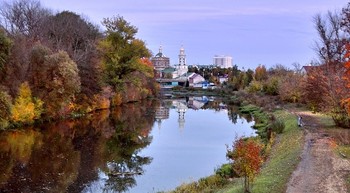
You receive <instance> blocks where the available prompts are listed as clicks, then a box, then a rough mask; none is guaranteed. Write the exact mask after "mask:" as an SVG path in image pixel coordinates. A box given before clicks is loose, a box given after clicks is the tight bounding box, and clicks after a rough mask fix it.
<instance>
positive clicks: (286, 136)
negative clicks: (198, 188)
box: [218, 110, 304, 193]
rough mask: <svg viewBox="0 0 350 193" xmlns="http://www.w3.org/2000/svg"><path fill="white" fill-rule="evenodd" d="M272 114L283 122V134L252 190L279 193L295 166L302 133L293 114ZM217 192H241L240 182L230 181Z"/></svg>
mask: <svg viewBox="0 0 350 193" xmlns="http://www.w3.org/2000/svg"><path fill="white" fill-rule="evenodd" d="M274 115H275V116H276V117H277V118H279V119H281V120H283V121H284V122H285V126H286V127H285V130H284V132H283V134H281V135H279V136H278V137H277V141H278V142H277V143H276V144H275V145H274V147H273V148H272V151H271V155H270V157H269V159H268V160H267V161H266V162H265V164H264V166H263V168H262V169H261V172H260V174H259V175H258V176H257V178H256V179H255V181H254V183H253V188H252V192H258V193H265V192H266V193H280V192H285V190H286V184H287V183H288V180H289V178H290V176H291V174H292V173H293V171H294V170H295V168H296V167H297V165H298V163H299V161H300V158H299V155H300V154H301V151H302V148H303V144H304V143H303V140H302V139H303V133H302V131H301V130H300V129H299V128H298V127H297V124H296V120H295V115H292V114H290V113H288V112H286V111H281V110H280V111H276V112H275V113H274ZM218 192H219V193H236V192H237V193H238V192H243V188H242V183H237V182H235V183H231V184H230V185H229V186H227V187H226V188H225V189H223V190H220V191H218Z"/></svg>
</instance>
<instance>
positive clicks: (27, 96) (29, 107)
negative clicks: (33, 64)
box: [11, 82, 43, 124]
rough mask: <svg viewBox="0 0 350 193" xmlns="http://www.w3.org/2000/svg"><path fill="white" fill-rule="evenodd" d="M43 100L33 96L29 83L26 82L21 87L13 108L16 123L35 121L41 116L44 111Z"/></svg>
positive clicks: (12, 113)
mask: <svg viewBox="0 0 350 193" xmlns="http://www.w3.org/2000/svg"><path fill="white" fill-rule="evenodd" d="M42 106H43V102H42V101H41V100H40V99H35V98H33V97H32V92H31V90H30V88H29V84H28V83H27V82H24V83H22V84H21V86H20V87H19V91H18V95H17V97H16V99H15V104H14V105H13V107H12V109H11V116H12V120H13V121H14V122H15V123H20V124H26V123H29V124H31V123H33V122H34V120H35V119H38V118H40V115H41V113H42V111H43V108H42Z"/></svg>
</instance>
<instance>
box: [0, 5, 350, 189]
mask: <svg viewBox="0 0 350 193" xmlns="http://www.w3.org/2000/svg"><path fill="white" fill-rule="evenodd" d="M27 8H28V9H27ZM0 9H1V11H0V14H1V15H0V16H2V19H3V22H4V23H6V24H8V25H3V24H2V23H0V24H1V25H0V129H1V130H6V129H9V128H15V127H20V126H24V125H31V124H36V123H39V124H40V122H44V121H51V120H52V121H54V120H57V119H64V118H74V117H79V116H83V115H85V114H88V113H91V112H94V111H97V110H99V109H108V108H112V107H113V106H118V105H121V104H123V103H128V102H135V101H140V100H142V99H146V98H152V97H153V98H155V97H156V96H157V94H158V92H159V91H160V85H159V84H158V83H157V82H156V77H155V71H154V68H153V64H152V62H151V61H150V58H151V56H152V54H151V51H150V50H149V49H148V48H147V47H146V43H145V42H144V41H143V40H141V39H138V38H136V34H137V32H138V29H137V27H136V26H133V25H131V24H130V23H129V22H127V21H126V20H125V19H124V18H123V17H122V16H119V15H118V16H114V17H111V18H104V19H103V21H102V24H103V26H104V27H105V30H104V31H101V29H100V28H99V27H98V26H96V25H94V24H93V23H91V22H90V21H88V20H87V19H85V17H84V16H81V15H78V14H76V13H73V12H70V11H62V12H57V13H54V12H53V11H52V10H50V9H48V8H46V7H43V6H42V5H41V4H40V1H37V0H19V1H14V2H11V1H10V2H3V3H2V4H1V8H0ZM18 13H21V14H18ZM29 16H35V17H29ZM314 24H315V29H316V31H317V32H318V36H319V37H318V38H319V41H318V42H317V43H316V45H317V46H316V48H315V51H316V53H317V54H318V57H319V58H318V59H319V60H318V61H317V62H310V63H311V64H310V65H308V66H302V65H300V64H298V63H294V64H292V66H293V67H294V69H289V68H287V67H286V66H283V65H281V64H277V65H275V66H273V67H271V68H269V69H267V68H266V67H265V66H264V65H259V66H258V67H256V69H255V70H252V69H247V70H239V69H238V66H237V65H234V66H233V67H232V68H228V69H220V68H209V67H201V68H199V67H198V68H196V67H193V68H189V69H188V70H189V72H196V73H199V74H203V76H204V78H205V80H208V81H210V82H212V83H215V85H217V88H216V89H213V90H210V89H207V90H202V89H194V88H183V87H175V88H174V89H173V90H172V91H171V92H172V94H174V95H175V96H188V95H193V94H195V95H207V96H219V97H222V98H224V99H225V100H226V101H227V103H228V104H232V105H237V106H239V107H240V109H239V110H240V111H241V112H242V113H247V114H251V115H252V116H253V117H254V121H255V125H254V128H255V129H256V130H257V133H258V134H259V135H258V136H257V137H254V138H251V139H243V141H249V143H250V142H251V141H253V142H254V143H256V144H258V145H259V144H261V146H262V151H261V155H255V156H257V158H258V159H259V160H260V157H259V156H262V158H263V159H264V164H263V165H262V167H261V171H260V172H259V173H258V171H257V170H252V171H248V172H247V171H245V174H242V168H238V169H237V168H236V167H239V166H237V165H236V164H235V160H236V161H237V159H240V157H239V156H238V157H237V155H236V153H237V152H235V150H234V149H232V150H228V154H233V155H229V156H228V157H229V158H230V159H231V162H230V163H229V164H226V165H223V166H222V167H220V168H218V169H217V170H216V171H215V172H216V174H215V175H213V176H209V177H207V178H202V179H200V180H199V181H198V182H193V183H190V184H186V185H182V186H180V187H178V188H177V189H175V190H174V192H242V191H245V192H249V191H251V192H259V193H260V192H269V193H270V192H276V193H277V192H283V191H285V188H286V183H287V181H288V179H289V177H290V175H291V173H292V171H293V170H294V169H295V167H296V165H297V163H298V161H299V155H300V152H301V148H302V144H303V133H302V131H301V130H300V128H298V126H297V124H296V119H297V118H296V116H295V115H294V114H292V113H290V112H289V111H288V108H289V105H291V106H293V107H291V108H294V106H295V107H298V108H307V109H310V110H311V111H312V112H314V113H316V112H320V113H323V114H326V115H327V116H328V117H330V118H328V117H327V119H324V120H325V122H326V124H329V125H330V126H329V129H330V128H331V129H333V128H334V127H341V129H344V128H347V129H349V128H350V89H349V87H350V60H349V58H350V42H349V40H347V39H346V38H344V37H347V36H350V3H349V4H348V5H347V6H345V7H344V8H343V9H342V10H341V11H340V12H328V13H327V14H325V15H322V14H318V15H316V16H315V17H314ZM325 29H326V30H325ZM343 36H344V37H343ZM219 76H224V77H227V81H226V82H225V83H221V82H220V79H219ZM331 129H330V130H331ZM233 140H234V139H233ZM250 140H251V141H250ZM336 143H337V145H338V148H337V150H336V151H338V152H341V155H342V156H344V157H349V152H350V150H349V149H350V147H349V145H350V143H349V141H344V140H342V139H339V140H338V141H336ZM256 144H254V145H256ZM243 153H246V152H243ZM339 154H340V153H339ZM243 156H246V155H245V154H244V155H243ZM248 157H249V156H248ZM237 163H239V162H237ZM243 173H244V172H243ZM247 173H249V175H248V174H247ZM238 176H244V179H245V182H246V180H247V178H248V180H249V182H251V183H252V185H253V186H251V187H249V183H244V184H248V187H243V186H242V177H240V178H238ZM349 178H350V177H349ZM253 179H255V180H253ZM347 181H348V185H349V184H350V179H348V180H347Z"/></svg>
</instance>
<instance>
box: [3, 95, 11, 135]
mask: <svg viewBox="0 0 350 193" xmlns="http://www.w3.org/2000/svg"><path fill="white" fill-rule="evenodd" d="M11 108H12V103H11V97H10V95H8V94H7V93H6V92H4V91H1V90H0V129H5V128H6V127H7V126H8V125H9V120H10V119H11Z"/></svg>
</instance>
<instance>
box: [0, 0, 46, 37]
mask: <svg viewBox="0 0 350 193" xmlns="http://www.w3.org/2000/svg"><path fill="white" fill-rule="evenodd" d="M50 14H51V12H50V10H48V9H45V8H43V7H42V6H41V4H40V1H38V0H16V1H12V3H8V2H6V1H3V2H2V4H1V8H0V15H1V16H2V20H0V22H1V24H2V26H3V27H5V29H6V30H7V31H8V32H9V33H11V34H12V35H16V34H21V35H25V36H27V37H31V38H34V39H35V38H37V36H38V34H39V32H40V30H41V27H42V26H41V24H42V23H43V22H44V20H45V19H46V18H47V17H48V16H49V15H50Z"/></svg>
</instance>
